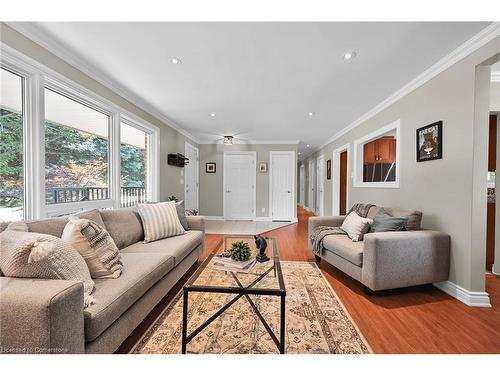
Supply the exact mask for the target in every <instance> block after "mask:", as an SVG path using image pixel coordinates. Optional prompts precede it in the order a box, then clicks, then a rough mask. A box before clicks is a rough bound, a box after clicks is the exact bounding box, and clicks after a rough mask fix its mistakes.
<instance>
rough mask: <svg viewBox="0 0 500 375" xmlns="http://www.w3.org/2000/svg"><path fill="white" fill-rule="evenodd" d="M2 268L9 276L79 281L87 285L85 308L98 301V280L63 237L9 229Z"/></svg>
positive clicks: (0, 251)
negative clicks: (96, 285) (96, 289)
mask: <svg viewBox="0 0 500 375" xmlns="http://www.w3.org/2000/svg"><path fill="white" fill-rule="evenodd" d="M0 266H1V267H2V272H3V273H4V274H5V276H8V277H24V278H30V279H31V278H32V279H53V280H75V281H81V282H82V283H83V293H84V295H83V298H84V305H85V306H88V305H90V304H91V303H93V302H94V297H92V296H91V295H90V294H91V293H92V291H93V290H94V281H93V280H92V279H91V277H90V272H89V269H88V267H87V263H85V260H84V259H83V258H82V256H81V255H80V254H79V253H78V252H77V251H76V250H75V249H74V248H73V247H71V246H70V245H69V244H67V243H65V242H64V241H63V240H61V239H60V238H59V237H55V236H51V235H50V234H43V233H32V232H23V231H21V230H13V229H10V226H9V227H7V229H6V230H4V231H3V232H2V233H1V234H0Z"/></svg>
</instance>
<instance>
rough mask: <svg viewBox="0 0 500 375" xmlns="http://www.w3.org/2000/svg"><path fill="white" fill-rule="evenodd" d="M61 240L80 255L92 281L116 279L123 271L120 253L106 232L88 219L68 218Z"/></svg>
mask: <svg viewBox="0 0 500 375" xmlns="http://www.w3.org/2000/svg"><path fill="white" fill-rule="evenodd" d="M61 239H62V240H63V241H64V242H66V243H68V244H70V245H71V246H73V248H74V249H75V250H76V251H78V252H79V253H80V255H81V256H82V257H83V259H84V260H85V262H86V263H87V266H88V267H89V271H90V275H91V276H92V278H93V279H116V278H118V277H120V275H121V273H122V269H123V263H122V261H121V256H120V252H119V251H118V248H117V247H116V245H115V242H114V241H113V239H112V238H111V236H110V235H109V233H108V231H107V230H106V229H104V228H103V227H102V226H100V225H99V224H97V223H95V222H94V221H91V220H88V219H79V218H78V217H76V216H70V217H69V221H68V224H66V226H65V227H64V231H63V234H62V236H61Z"/></svg>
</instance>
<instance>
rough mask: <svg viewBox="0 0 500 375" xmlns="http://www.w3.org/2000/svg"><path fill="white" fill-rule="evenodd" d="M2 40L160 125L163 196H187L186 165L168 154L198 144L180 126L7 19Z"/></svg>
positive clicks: (0, 26) (1, 29)
mask: <svg viewBox="0 0 500 375" xmlns="http://www.w3.org/2000/svg"><path fill="white" fill-rule="evenodd" d="M0 40H1V41H2V43H5V44H7V45H9V46H10V47H13V48H15V49H16V50H18V51H19V52H21V53H23V54H25V55H27V56H28V57H31V58H32V59H34V60H36V61H38V62H39V63H41V64H43V65H45V66H47V67H49V68H50V69H52V70H54V71H56V72H57V73H59V74H62V75H63V76H65V77H67V78H69V79H70V80H72V81H74V82H76V83H78V84H80V85H81V86H83V87H85V88H87V89H89V90H91V91H93V92H95V93H96V94H98V95H100V96H102V97H103V98H105V99H107V100H109V101H111V102H113V103H115V104H116V105H119V106H120V107H122V108H124V109H126V110H127V111H129V112H131V113H133V114H135V115H136V116H138V117H140V118H142V119H144V120H146V121H148V122H150V123H151V124H153V125H156V126H157V127H159V128H160V199H161V200H166V199H167V197H168V196H169V195H172V194H173V195H175V196H177V197H183V196H184V185H183V184H181V171H182V168H178V167H172V166H170V165H167V154H168V153H176V152H182V153H184V144H185V142H186V141H187V142H190V143H192V144H194V145H196V143H195V142H193V141H191V140H189V139H188V138H186V137H185V136H184V135H182V134H181V133H179V132H178V131H177V130H175V129H173V128H171V127H169V126H168V125H167V124H165V123H163V122H162V121H160V120H158V119H157V118H156V117H154V116H153V115H151V114H150V113H148V112H145V111H143V110H142V109H140V108H139V107H137V106H136V105H134V104H132V103H131V102H129V101H128V100H126V99H124V98H122V97H121V96H119V95H118V94H116V93H114V92H113V91H111V90H110V89H108V88H107V87H105V86H103V85H102V84H100V83H99V82H97V81H95V80H94V79H92V78H90V77H89V76H87V75H86V74H84V73H83V72H81V71H80V70H78V69H76V68H74V67H73V66H71V65H69V64H68V63H66V62H65V61H63V60H62V59H60V58H59V57H57V56H55V55H54V54H52V53H51V52H49V51H48V50H46V49H45V48H43V47H41V46H40V45H38V44H36V43H34V42H33V41H32V40H30V39H28V38H26V37H25V36H24V35H22V34H20V33H18V32H17V31H15V30H14V29H12V28H10V27H9V26H7V25H6V24H4V23H0Z"/></svg>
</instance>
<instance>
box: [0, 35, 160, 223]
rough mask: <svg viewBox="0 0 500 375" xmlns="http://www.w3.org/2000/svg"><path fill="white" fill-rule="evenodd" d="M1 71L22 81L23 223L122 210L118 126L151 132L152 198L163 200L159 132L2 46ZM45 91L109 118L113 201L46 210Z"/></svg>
mask: <svg viewBox="0 0 500 375" xmlns="http://www.w3.org/2000/svg"><path fill="white" fill-rule="evenodd" d="M0 66H1V67H3V68H5V69H7V70H10V71H12V72H13V73H15V74H18V75H20V76H21V77H23V83H24V87H23V93H24V95H23V101H24V102H23V104H24V108H23V121H24V125H23V137H24V140H23V141H24V155H23V161H24V171H25V173H24V179H25V181H24V189H25V191H24V195H25V199H24V202H25V203H24V205H25V208H24V209H25V211H24V212H25V219H39V218H43V217H48V216H58V215H63V214H67V213H71V212H75V211H78V210H82V209H91V208H104V207H120V196H119V194H120V123H121V121H123V122H125V123H127V124H129V125H131V126H134V127H136V128H138V129H140V130H143V131H145V132H147V133H148V134H149V135H150V139H151V148H150V150H149V155H148V158H149V159H150V161H151V163H150V166H149V168H150V170H149V173H148V178H149V180H148V192H147V194H148V199H149V200H151V201H158V200H159V190H160V189H159V183H160V181H159V176H160V129H159V128H158V127H157V126H154V125H152V124H150V123H149V122H147V121H145V120H143V119H142V118H140V117H138V116H136V115H134V114H132V113H131V112H129V111H127V110H125V109H124V108H122V107H120V106H118V105H116V104H115V103H113V102H111V101H109V100H107V99H105V98H103V97H101V96H99V95H98V94H96V93H94V92H92V91H91V90H88V89H87V88H85V87H83V86H81V85H79V84H77V83H75V82H73V81H71V80H70V79H68V78H66V77H65V76H63V75H61V74H59V73H57V72H55V71H53V70H52V69H50V68H48V67H47V66H45V65H43V64H41V63H39V62H37V61H35V60H33V59H31V58H30V57H28V56H26V55H24V54H22V53H20V52H19V51H17V50H15V49H13V48H12V47H9V46H7V45H6V44H4V43H0ZM45 88H49V89H51V90H53V91H55V92H57V93H59V94H62V95H64V96H67V97H69V98H70V99H72V100H75V101H77V102H79V103H81V104H83V105H86V106H88V107H90V108H93V109H96V110H98V111H99V112H101V113H104V114H106V115H108V116H109V118H110V126H109V137H108V139H109V158H108V160H109V176H110V179H109V189H110V199H105V200H96V201H86V202H73V203H62V204H51V205H47V204H46V202H45V149H44V147H45V138H44V123H45V113H44V112H45V106H44V99H45V94H44V90H45Z"/></svg>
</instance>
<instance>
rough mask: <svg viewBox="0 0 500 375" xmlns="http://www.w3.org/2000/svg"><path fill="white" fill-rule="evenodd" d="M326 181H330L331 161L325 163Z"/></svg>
mask: <svg viewBox="0 0 500 375" xmlns="http://www.w3.org/2000/svg"><path fill="white" fill-rule="evenodd" d="M326 179H327V180H331V179H332V161H331V160H327V161H326Z"/></svg>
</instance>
